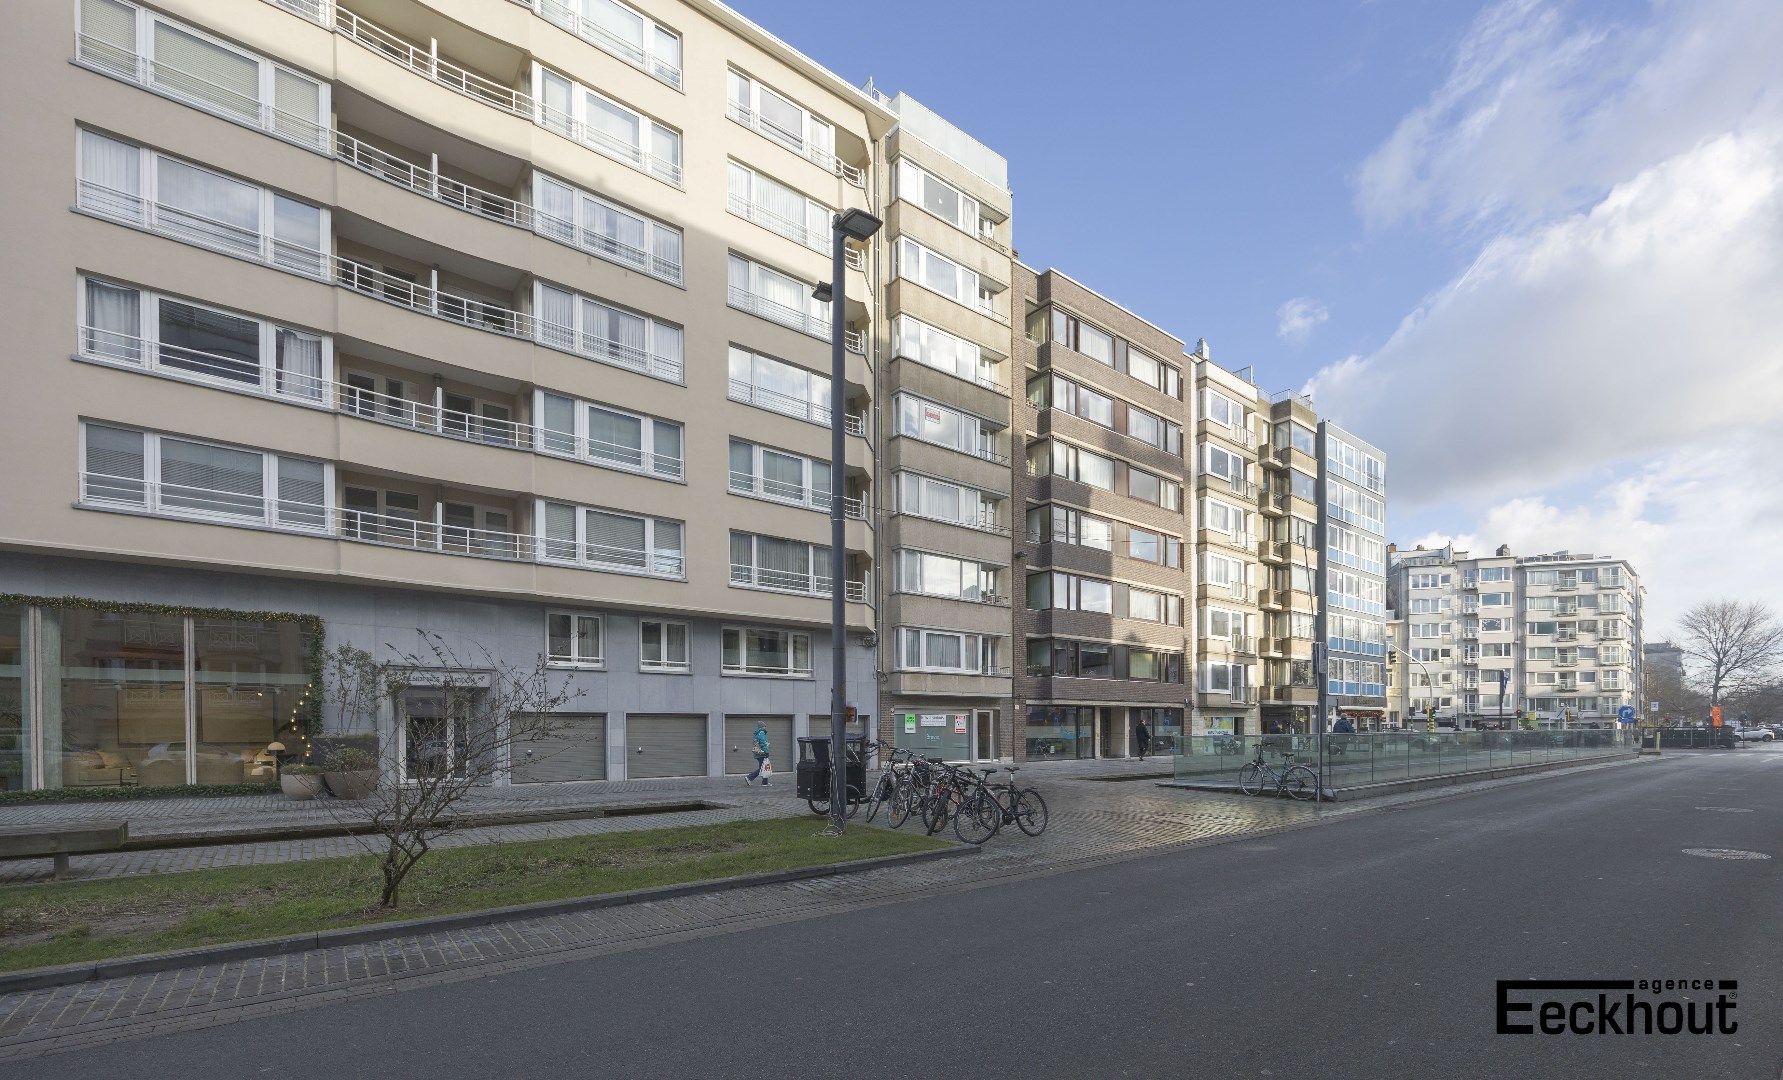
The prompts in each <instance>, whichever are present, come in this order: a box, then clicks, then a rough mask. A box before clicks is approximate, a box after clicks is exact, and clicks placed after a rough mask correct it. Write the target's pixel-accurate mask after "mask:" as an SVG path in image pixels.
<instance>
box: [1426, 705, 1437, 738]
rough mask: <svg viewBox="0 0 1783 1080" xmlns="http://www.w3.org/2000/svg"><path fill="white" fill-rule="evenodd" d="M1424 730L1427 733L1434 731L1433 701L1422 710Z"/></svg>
mask: <svg viewBox="0 0 1783 1080" xmlns="http://www.w3.org/2000/svg"><path fill="white" fill-rule="evenodd" d="M1424 730H1425V731H1427V732H1434V731H1435V730H1436V703H1435V702H1434V701H1433V702H1431V703H1430V704H1429V705H1428V706H1426V707H1425V709H1424Z"/></svg>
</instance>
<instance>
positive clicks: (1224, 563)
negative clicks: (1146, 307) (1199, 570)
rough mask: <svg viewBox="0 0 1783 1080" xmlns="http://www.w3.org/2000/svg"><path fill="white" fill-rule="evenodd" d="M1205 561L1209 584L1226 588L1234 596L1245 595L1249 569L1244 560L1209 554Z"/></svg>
mask: <svg viewBox="0 0 1783 1080" xmlns="http://www.w3.org/2000/svg"><path fill="white" fill-rule="evenodd" d="M1205 561H1206V564H1207V569H1206V573H1207V583H1208V584H1210V585H1220V586H1226V589H1227V591H1228V592H1230V593H1232V594H1233V595H1238V596H1242V595H1243V594H1244V586H1245V584H1246V582H1248V581H1249V573H1248V570H1249V567H1248V565H1247V564H1246V563H1245V562H1244V560H1242V559H1233V558H1229V557H1227V556H1225V555H1216V554H1214V553H1212V552H1208V553H1207V555H1206V556H1205Z"/></svg>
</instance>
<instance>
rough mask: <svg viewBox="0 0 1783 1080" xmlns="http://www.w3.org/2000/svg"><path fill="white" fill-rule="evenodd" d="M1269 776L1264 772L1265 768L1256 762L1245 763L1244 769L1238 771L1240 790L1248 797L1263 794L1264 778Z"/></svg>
mask: <svg viewBox="0 0 1783 1080" xmlns="http://www.w3.org/2000/svg"><path fill="white" fill-rule="evenodd" d="M1267 775H1268V774H1267V773H1265V772H1264V771H1263V766H1261V765H1259V764H1257V763H1256V762H1254V761H1247V762H1245V763H1244V768H1242V769H1240V770H1238V790H1240V791H1242V792H1244V793H1245V794H1246V795H1261V794H1263V783H1264V778H1265V777H1266V776H1267Z"/></svg>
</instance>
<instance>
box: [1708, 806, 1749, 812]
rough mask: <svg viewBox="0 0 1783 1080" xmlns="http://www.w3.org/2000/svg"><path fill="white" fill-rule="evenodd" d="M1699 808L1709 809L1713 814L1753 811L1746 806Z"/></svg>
mask: <svg viewBox="0 0 1783 1080" xmlns="http://www.w3.org/2000/svg"><path fill="white" fill-rule="evenodd" d="M1697 809H1698V810H1707V811H1709V812H1710V813H1712V814H1750V813H1751V812H1752V811H1751V810H1748V809H1747V808H1746V807H1744V806H1699V807H1697Z"/></svg>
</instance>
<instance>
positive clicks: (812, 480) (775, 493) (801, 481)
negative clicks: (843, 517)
mask: <svg viewBox="0 0 1783 1080" xmlns="http://www.w3.org/2000/svg"><path fill="white" fill-rule="evenodd" d="M730 464H731V472H730V489H731V490H732V491H735V492H737V493H739V494H743V495H760V496H762V497H763V498H767V499H775V500H778V501H780V502H789V503H796V504H798V505H800V506H808V507H810V508H811V509H813V510H822V511H823V512H824V513H826V514H827V513H829V510H830V491H831V489H830V463H829V462H827V461H818V460H816V459H815V458H808V457H805V456H804V455H803V454H790V453H787V452H786V451H784V450H775V449H773V448H772V447H767V446H758V445H757V444H755V443H751V442H745V441H744V440H742V439H732V440H731V445H730Z"/></svg>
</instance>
